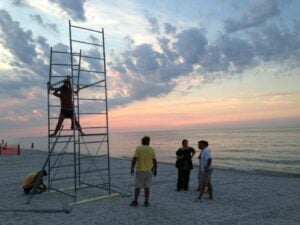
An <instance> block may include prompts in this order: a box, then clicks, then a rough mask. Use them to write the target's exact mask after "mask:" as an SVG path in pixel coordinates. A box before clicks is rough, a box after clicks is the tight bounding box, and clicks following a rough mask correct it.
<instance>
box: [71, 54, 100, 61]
mask: <svg viewBox="0 0 300 225" xmlns="http://www.w3.org/2000/svg"><path fill="white" fill-rule="evenodd" d="M73 56H80V57H81V58H88V59H95V60H104V58H100V57H94V56H88V55H80V53H73Z"/></svg>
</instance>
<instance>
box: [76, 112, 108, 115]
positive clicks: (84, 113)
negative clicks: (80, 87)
mask: <svg viewBox="0 0 300 225" xmlns="http://www.w3.org/2000/svg"><path fill="white" fill-rule="evenodd" d="M79 114H80V115H105V114H106V113H105V112H104V113H97V112H91V113H87V112H81V113H79Z"/></svg>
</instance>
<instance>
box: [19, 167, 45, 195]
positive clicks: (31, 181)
mask: <svg viewBox="0 0 300 225" xmlns="http://www.w3.org/2000/svg"><path fill="white" fill-rule="evenodd" d="M44 176H47V171H46V170H41V171H40V172H35V171H34V172H32V173H31V174H29V175H28V176H26V177H25V178H24V180H23V190H24V193H25V194H29V193H30V191H31V190H32V189H33V188H34V187H35V185H37V190H36V191H38V192H43V191H45V190H47V186H46V185H45V184H44V182H43V177H44ZM37 182H38V183H37Z"/></svg>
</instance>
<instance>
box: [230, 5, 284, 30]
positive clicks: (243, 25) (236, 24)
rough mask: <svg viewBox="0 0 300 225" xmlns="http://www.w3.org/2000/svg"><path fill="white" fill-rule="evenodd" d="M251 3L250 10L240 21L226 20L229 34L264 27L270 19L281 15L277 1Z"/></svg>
mask: <svg viewBox="0 0 300 225" xmlns="http://www.w3.org/2000/svg"><path fill="white" fill-rule="evenodd" d="M251 3H252V5H251V6H250V8H249V9H248V10H247V11H246V12H244V13H243V14H242V16H241V17H240V18H239V19H233V18H229V19H227V20H225V31H226V32H227V33H231V32H235V31H239V30H244V29H247V28H251V27H256V26H259V25H262V24H264V23H265V22H266V21H267V20H269V19H270V18H272V17H274V16H277V15H279V14H280V10H279V3H278V1H277V0H260V1H258V0H256V1H252V2H251Z"/></svg>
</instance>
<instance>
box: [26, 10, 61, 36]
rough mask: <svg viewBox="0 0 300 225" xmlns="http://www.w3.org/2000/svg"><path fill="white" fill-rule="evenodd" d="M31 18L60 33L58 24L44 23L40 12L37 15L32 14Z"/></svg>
mask: <svg viewBox="0 0 300 225" xmlns="http://www.w3.org/2000/svg"><path fill="white" fill-rule="evenodd" d="M30 18H31V19H32V20H33V21H35V22H36V23H37V24H38V25H40V26H42V27H44V28H47V29H49V30H52V31H54V32H55V33H58V29H57V25H56V24H51V23H46V24H45V23H44V21H43V19H42V17H41V16H40V15H38V14H36V15H32V14H31V15H30Z"/></svg>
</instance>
